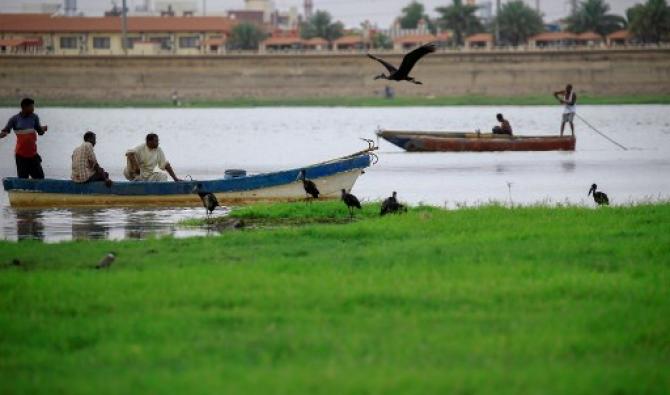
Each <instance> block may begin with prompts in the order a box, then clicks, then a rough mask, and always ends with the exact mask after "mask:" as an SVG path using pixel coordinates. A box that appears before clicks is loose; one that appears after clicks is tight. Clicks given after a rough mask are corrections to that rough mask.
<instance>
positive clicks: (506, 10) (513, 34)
mask: <svg viewBox="0 0 670 395" xmlns="http://www.w3.org/2000/svg"><path fill="white" fill-rule="evenodd" d="M495 23H497V24H498V27H499V29H500V39H501V40H502V41H503V42H506V43H508V44H511V45H514V46H516V45H519V44H522V43H525V42H526V41H527V40H528V37H530V36H534V35H536V34H538V33H541V32H542V31H543V30H544V23H543V22H542V16H541V15H540V14H539V13H538V12H537V11H536V10H534V9H532V8H530V7H529V6H527V5H526V4H525V3H524V2H523V1H522V0H513V1H510V2H508V3H506V4H505V5H504V6H503V7H502V8H501V9H500V14H498V15H497V16H496V20H495Z"/></svg>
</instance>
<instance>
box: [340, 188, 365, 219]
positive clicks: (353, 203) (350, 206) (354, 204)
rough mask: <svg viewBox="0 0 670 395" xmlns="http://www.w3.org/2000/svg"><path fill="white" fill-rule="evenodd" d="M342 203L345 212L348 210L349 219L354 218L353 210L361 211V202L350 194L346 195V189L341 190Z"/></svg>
mask: <svg viewBox="0 0 670 395" xmlns="http://www.w3.org/2000/svg"><path fill="white" fill-rule="evenodd" d="M342 201H343V202H344V204H346V205H347V210H349V218H353V217H354V208H357V209H359V210H360V209H361V202H359V201H358V198H357V197H356V196H354V195H352V194H350V193H347V191H346V189H343V190H342Z"/></svg>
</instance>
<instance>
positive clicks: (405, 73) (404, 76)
mask: <svg viewBox="0 0 670 395" xmlns="http://www.w3.org/2000/svg"><path fill="white" fill-rule="evenodd" d="M435 50H437V45H436V44H435V43H430V44H426V45H422V46H420V47H419V48H417V49H415V50H413V51H412V52H410V53H408V54H407V55H405V57H404V58H403V60H402V63H401V64H400V68H399V69H396V68H395V66H393V65H392V64H390V63H389V62H387V61H385V60H384V59H381V58H378V57H376V56H374V55H370V54H368V57H369V58H370V59H374V60H376V61H377V62H379V63H381V64H382V65H383V66H384V67H386V70H388V72H389V75H386V74H384V73H382V74H379V75H378V76H376V77H375V80H379V79H384V80H391V81H409V82H412V83H415V84H417V85H422V83H421V82H419V81H417V80H415V79H414V78H413V77H410V76H409V73H410V72H411V71H412V68H414V65H415V64H416V62H418V61H419V60H420V59H421V58H423V57H424V56H426V55H428V54H429V53H432V52H435Z"/></svg>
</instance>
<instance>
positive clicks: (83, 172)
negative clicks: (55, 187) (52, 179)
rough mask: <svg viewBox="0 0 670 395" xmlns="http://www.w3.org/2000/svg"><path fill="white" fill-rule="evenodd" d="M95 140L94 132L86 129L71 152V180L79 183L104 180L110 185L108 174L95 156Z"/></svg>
mask: <svg viewBox="0 0 670 395" xmlns="http://www.w3.org/2000/svg"><path fill="white" fill-rule="evenodd" d="M95 142H96V138H95V133H93V132H91V131H88V132H86V133H84V142H83V143H82V144H81V145H80V146H79V147H77V148H75V149H74V151H73V152H72V181H74V182H76V183H81V184H83V183H87V182H94V181H104V182H105V185H107V186H108V187H111V186H112V180H110V179H109V174H108V173H107V172H105V169H103V168H102V167H100V165H99V164H98V159H97V158H96V157H95V151H93V147H95Z"/></svg>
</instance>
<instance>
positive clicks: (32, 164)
mask: <svg viewBox="0 0 670 395" xmlns="http://www.w3.org/2000/svg"><path fill="white" fill-rule="evenodd" d="M12 130H14V132H15V133H16V149H15V150H14V153H15V158H16V171H17V173H18V176H19V178H33V179H36V180H39V179H43V178H44V171H43V170H42V158H40V156H39V154H37V135H38V134H39V135H40V136H41V135H43V134H44V132H46V131H47V126H46V125H44V126H42V125H40V119H39V117H38V116H37V114H35V101H34V100H33V99H29V98H25V99H23V100H21V112H20V113H18V114H16V115H14V116H13V117H11V118H9V121H7V126H5V128H4V129H2V132H0V139H2V138H5V137H6V136H7V135H8V134H9V133H10V132H11V131H12Z"/></svg>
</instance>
